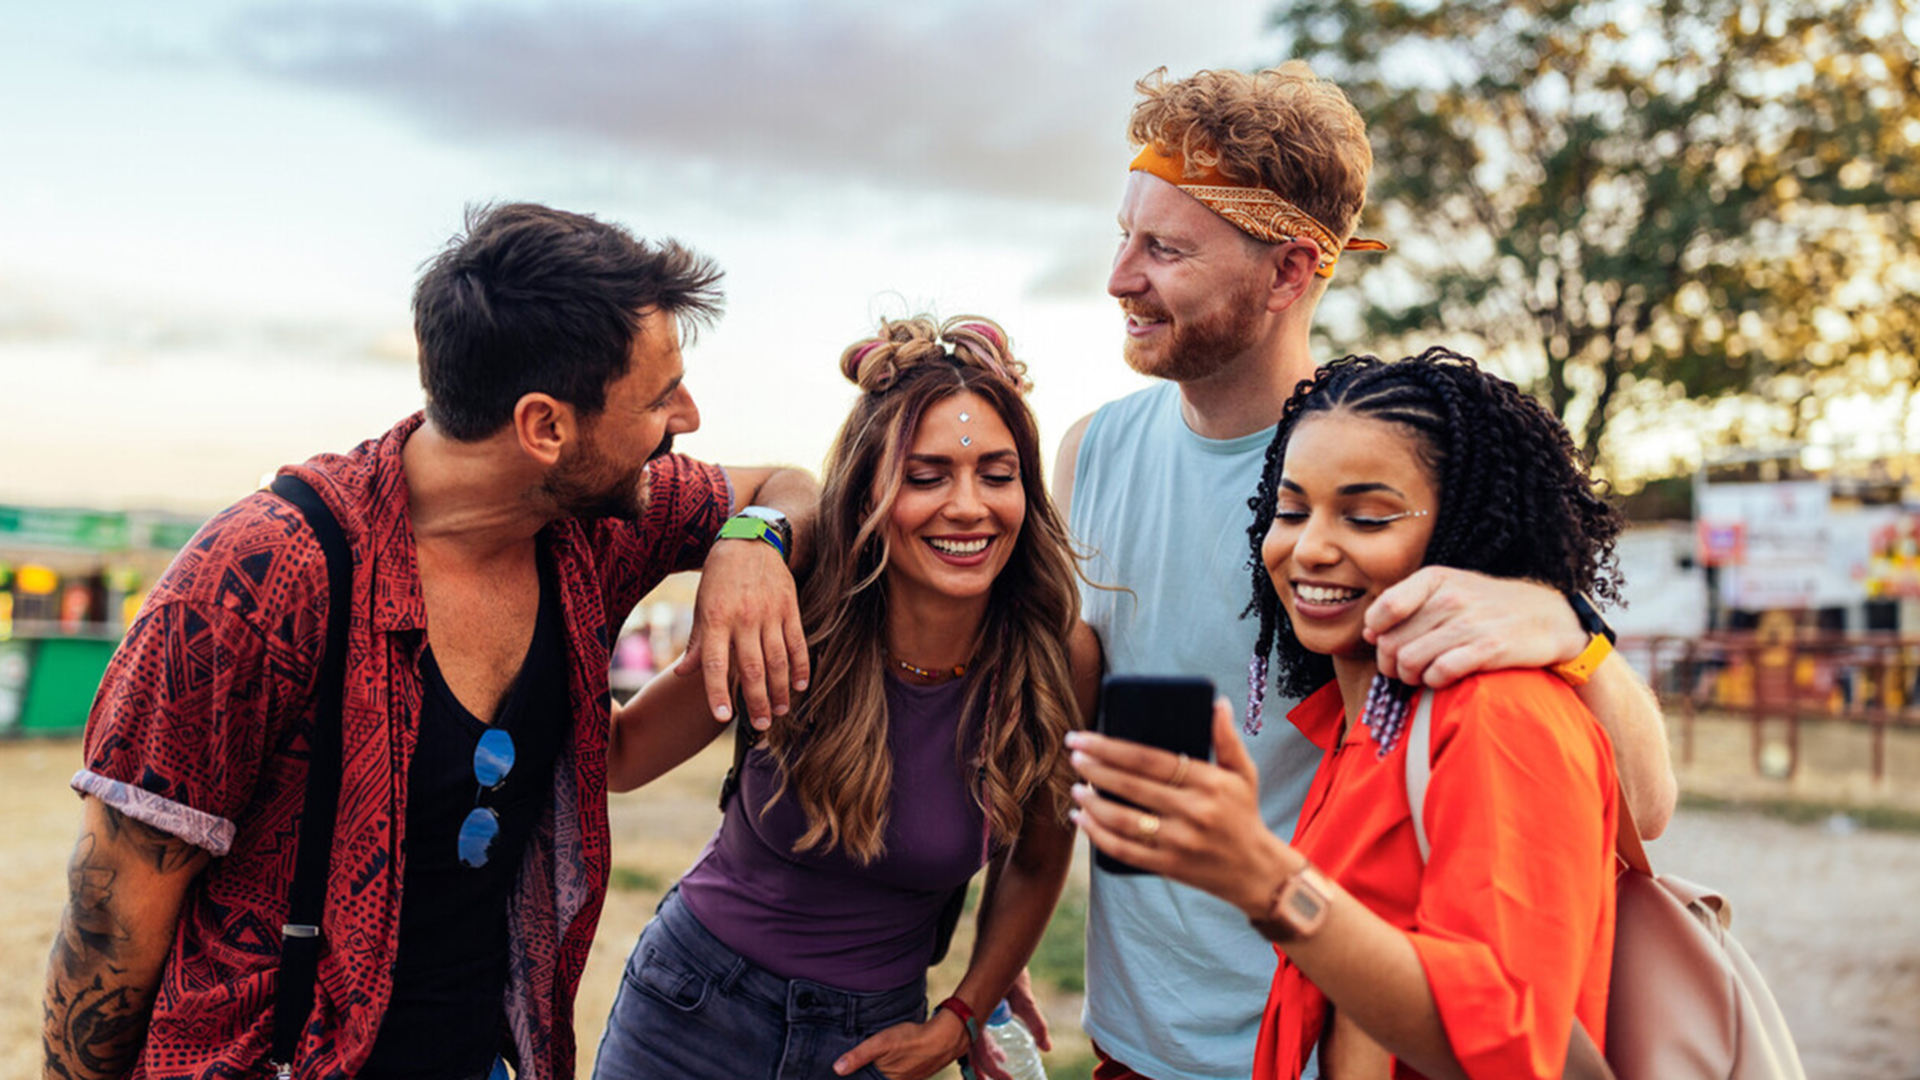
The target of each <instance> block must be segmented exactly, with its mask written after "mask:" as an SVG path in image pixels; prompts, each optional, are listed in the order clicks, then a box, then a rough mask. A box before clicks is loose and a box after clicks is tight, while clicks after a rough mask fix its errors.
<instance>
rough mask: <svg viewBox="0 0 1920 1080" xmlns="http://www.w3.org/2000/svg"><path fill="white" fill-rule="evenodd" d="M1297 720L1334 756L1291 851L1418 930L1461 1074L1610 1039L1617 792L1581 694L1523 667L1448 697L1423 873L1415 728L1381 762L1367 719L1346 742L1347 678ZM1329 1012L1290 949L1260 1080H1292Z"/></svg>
mask: <svg viewBox="0 0 1920 1080" xmlns="http://www.w3.org/2000/svg"><path fill="white" fill-rule="evenodd" d="M1290 719H1291V720H1292V721H1293V722H1294V724H1295V725H1296V726H1297V727H1299V728H1300V730H1301V731H1302V732H1303V733H1304V734H1305V735H1306V736H1307V738H1309V739H1311V740H1312V741H1313V743H1314V744H1315V745H1316V746H1319V747H1321V748H1322V749H1324V750H1325V752H1326V756H1325V757H1324V758H1323V759H1322V761H1321V763H1320V768H1319V770H1318V771H1317V772H1316V773H1315V774H1314V777H1313V785H1312V787H1310V788H1309V789H1308V791H1307V800H1306V805H1305V806H1304V807H1303V808H1302V810H1301V812H1300V824H1299V826H1298V828H1296V829H1295V830H1294V836H1293V844H1294V846H1295V847H1296V848H1298V849H1299V850H1300V851H1301V853H1302V854H1304V855H1306V857H1307V858H1308V859H1310V860H1312V861H1313V863H1314V865H1315V866H1317V867H1319V868H1320V870H1321V872H1323V873H1325V874H1327V875H1328V876H1329V877H1332V878H1333V879H1335V880H1337V881H1338V882H1340V884H1341V885H1342V886H1343V887H1344V888H1345V889H1346V890H1347V891H1348V892H1350V893H1352V894H1353V895H1354V897H1355V898H1357V899H1359V900H1360V901H1361V902H1362V903H1364V904H1366V905H1367V907H1369V908H1371V909H1372V910H1373V911H1374V913H1375V914H1377V915H1379V916H1380V917H1381V918H1383V919H1385V920H1387V921H1388V922H1389V923H1391V924H1393V925H1394V926H1396V927H1399V928H1401V929H1402V930H1405V931H1406V932H1407V936H1408V937H1409V938H1410V939H1411V940H1412V942H1413V946H1414V948H1415V950H1416V951H1417V952H1418V953H1419V954H1420V963H1421V965H1422V966H1423V967H1424V968H1425V970H1426V975H1427V983H1428V985H1429V986H1431V987H1432V989H1433V997H1434V1000H1435V1002H1436V1003H1437V1004H1438V1006H1439V1010H1440V1022H1441V1024H1442V1025H1443V1026H1444V1027H1445V1028H1446V1032H1447V1041H1448V1042H1449V1043H1450V1044H1451V1045H1452V1047H1453V1052H1454V1055H1455V1056H1456V1057H1457V1058H1459V1059H1460V1063H1461V1065H1462V1066H1464V1067H1465V1069H1466V1072H1467V1075H1469V1076H1473V1077H1503V1078H1505V1077H1530V1076H1540V1077H1557V1076H1559V1075H1560V1068H1561V1066H1562V1064H1564V1062H1565V1060H1566V1049H1567V1039H1568V1036H1569V1034H1570V1033H1571V1029H1572V1022H1573V1018H1574V1017H1576V1016H1577V1017H1579V1018H1580V1021H1581V1023H1582V1024H1584V1025H1585V1026H1586V1029H1587V1031H1588V1033H1589V1034H1591V1035H1592V1036H1593V1038H1594V1041H1595V1042H1596V1043H1598V1044H1599V1045H1601V1046H1604V1045H1605V1042H1604V1040H1605V1037H1606V1031H1605V1027H1606V1019H1607V979H1608V976H1609V974H1610V969H1611V965H1612V957H1613V898H1614V885H1613V874H1614V862H1613V840H1614V827H1615V812H1616V807H1615V801H1616V800H1615V793H1616V791H1617V787H1616V780H1615V778H1614V768H1613V747H1612V744H1611V743H1610V742H1609V741H1608V739H1607V736H1606V732H1604V731H1603V730H1602V729H1601V727H1600V725H1599V723H1598V722H1597V721H1595V720H1594V718H1593V715H1592V714H1591V713H1589V712H1588V711H1587V710H1586V707H1585V706H1583V705H1582V704H1581V703H1580V700H1579V698H1578V697H1576V696H1575V695H1574V693H1573V691H1572V690H1571V689H1569V688H1568V687H1567V685H1566V684H1565V683H1563V682H1562V681H1560V679H1558V678H1557V677H1555V676H1553V675H1550V674H1547V673H1545V672H1542V671H1533V670H1527V671H1499V672H1492V673H1488V674H1484V675H1476V676H1473V677H1471V678H1469V679H1466V680H1465V681H1463V682H1461V683H1459V684H1458V685H1456V686H1453V687H1450V688H1448V689H1446V690H1442V691H1439V692H1438V696H1437V697H1436V698H1435V699H1434V708H1433V720H1432V728H1431V731H1432V752H1433V774H1432V779H1431V780H1430V781H1429V782H1428V787H1427V795H1426V803H1425V807H1426V812H1425V816H1426V827H1427V837H1428V840H1429V842H1430V843H1431V845H1432V858H1431V860H1430V861H1429V862H1428V863H1426V864H1425V865H1422V863H1421V860H1420V849H1419V846H1418V843H1417V841H1416V840H1415V839H1414V834H1413V823H1412V820H1411V817H1410V815H1409V811H1408V806H1407V785H1406V744H1407V740H1406V737H1405V735H1404V734H1403V735H1402V737H1401V738H1400V740H1399V741H1398V744H1397V745H1395V747H1394V748H1393V750H1392V752H1390V753H1389V754H1388V755H1387V756H1386V757H1385V758H1376V757H1375V756H1374V755H1375V750H1376V745H1375V743H1374V741H1373V737H1372V734H1371V732H1369V731H1368V729H1367V728H1366V727H1365V725H1358V724H1357V725H1355V726H1354V730H1353V733H1352V734H1351V735H1350V736H1349V737H1348V738H1347V739H1346V741H1345V742H1344V743H1342V742H1341V741H1340V731H1341V726H1342V724H1343V723H1344V718H1343V715H1342V709H1341V700H1340V688H1339V686H1338V684H1329V685H1328V686H1325V687H1322V688H1321V689H1320V690H1319V691H1318V692H1317V693H1315V694H1314V695H1313V696H1311V697H1309V698H1307V700H1306V701H1304V702H1302V703H1301V704H1300V706H1299V707H1298V708H1296V709H1294V710H1293V712H1292V714H1290ZM1408 724H1409V726H1411V724H1412V718H1411V717H1409V718H1408ZM1275 951H1279V950H1278V949H1276V950H1275ZM1327 1010H1328V1002H1327V999H1326V997H1325V995H1323V994H1321V992H1320V990H1319V988H1317V987H1315V986H1314V985H1313V984H1312V983H1311V982H1309V981H1308V980H1307V979H1306V977H1305V976H1304V975H1302V974H1301V973H1300V969H1299V968H1296V967H1294V966H1293V964H1292V963H1290V962H1289V961H1288V960H1287V956H1286V953H1284V952H1280V970H1279V971H1278V972H1276V973H1275V975H1274V980H1273V989H1272V991H1271V993H1270V994H1269V996H1268V998H1267V1010H1266V1015H1265V1017H1264V1018H1263V1020H1262V1022H1261V1025H1260V1041H1259V1044H1258V1047H1257V1049H1256V1051H1255V1059H1254V1069H1253V1076H1254V1078H1255V1080H1282V1078H1288V1080H1291V1078H1297V1077H1299V1076H1300V1073H1301V1069H1302V1068H1303V1067H1304V1066H1305V1064H1306V1061H1307V1055H1308V1053H1309V1051H1311V1049H1312V1048H1313V1045H1314V1043H1315V1042H1317V1041H1318V1039H1319V1037H1320V1033H1321V1030H1322V1026H1323V1024H1324V1023H1325V1022H1326V1019H1327ZM1394 1072H1395V1075H1396V1076H1398V1077H1408V1076H1417V1075H1418V1074H1417V1073H1414V1072H1413V1071H1412V1070H1411V1069H1409V1068H1407V1067H1406V1066H1404V1065H1396V1067H1395V1070H1394Z"/></svg>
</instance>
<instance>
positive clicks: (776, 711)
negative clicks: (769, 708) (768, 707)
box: [773, 705, 787, 716]
mask: <svg viewBox="0 0 1920 1080" xmlns="http://www.w3.org/2000/svg"><path fill="white" fill-rule="evenodd" d="M773 715H775V716H785V715H787V707H786V706H785V705H775V706H774V707H773Z"/></svg>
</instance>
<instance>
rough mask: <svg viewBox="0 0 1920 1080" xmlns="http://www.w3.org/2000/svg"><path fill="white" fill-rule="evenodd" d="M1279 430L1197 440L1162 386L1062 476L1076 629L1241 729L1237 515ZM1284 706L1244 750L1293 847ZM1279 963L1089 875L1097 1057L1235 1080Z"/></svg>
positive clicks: (1228, 915) (1164, 899) (1181, 900)
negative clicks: (1082, 578) (1083, 554)
mask: <svg viewBox="0 0 1920 1080" xmlns="http://www.w3.org/2000/svg"><path fill="white" fill-rule="evenodd" d="M1272 439H1273V429H1272V428H1267V429H1265V430H1263V431H1260V432H1258V433H1256V434H1253V435H1248V436H1245V437H1244V438H1239V439H1228V440H1214V439H1203V438H1201V437H1200V436H1198V435H1195V434H1194V433H1193V432H1192V431H1191V430H1190V429H1188V427H1187V425H1186V421H1185V420H1183V419H1182V418H1181V416H1180V390H1179V387H1178V386H1177V385H1176V384H1174V383H1170V382H1164V383H1159V384H1157V385H1155V386H1152V387H1149V388H1148V389H1146V390H1142V391H1140V392H1139V393H1136V394H1133V395H1131V396H1129V397H1125V398H1122V399H1120V400H1119V401H1115V402H1112V403H1111V404H1108V405H1106V406H1104V407H1102V408H1101V409H1100V410H1099V411H1098V412H1096V413H1095V414H1094V416H1093V420H1092V421H1091V423H1089V425H1088V427H1087V431H1086V435H1085V436H1084V438H1083V439H1082V440H1081V443H1080V456H1079V458H1078V459H1077V461H1076V463H1075V467H1074V481H1073V505H1072V513H1071V515H1070V525H1071V527H1072V530H1073V533H1074V535H1075V537H1076V538H1077V539H1078V540H1079V541H1080V542H1081V543H1082V544H1084V545H1086V546H1087V547H1089V548H1091V549H1092V557H1091V559H1090V560H1089V562H1088V563H1087V567H1086V569H1087V576H1088V577H1089V578H1090V579H1092V580H1093V581H1094V582H1097V583H1099V584H1102V585H1109V586H1119V587H1121V589H1122V590H1130V592H1128V591H1111V590H1107V589H1099V588H1090V587H1087V586H1085V585H1083V586H1082V587H1081V597H1082V615H1083V616H1084V617H1085V618H1086V620H1087V622H1088V623H1090V624H1092V626H1093V628H1094V629H1095V630H1097V631H1098V632H1099V634H1100V641H1101V644H1102V645H1103V646H1104V648H1105V650H1106V661H1107V669H1108V671H1109V672H1111V673H1114V674H1127V675H1204V676H1206V677H1208V678H1210V679H1212V680H1213V682H1214V686H1215V688H1216V690H1217V691H1218V692H1219V693H1220V694H1223V695H1225V696H1226V697H1227V699H1228V700H1230V701H1232V702H1233V706H1234V715H1235V716H1236V717H1239V718H1241V719H1242V720H1243V721H1244V717H1245V712H1246V697H1247V662H1248V660H1249V659H1250V658H1251V657H1252V654H1253V640H1254V636H1255V634H1256V633H1257V631H1258V629H1259V628H1258V626H1257V624H1256V623H1255V621H1254V620H1252V619H1241V618H1240V612H1241V610H1242V609H1244V608H1245V607H1246V605H1247V598H1248V597H1249V596H1250V595H1251V592H1252V577H1251V574H1252V571H1251V569H1249V567H1248V554H1249V552H1248V547H1247V526H1248V524H1250V523H1251V521H1252V511H1251V510H1249V509H1248V508H1247V500H1248V499H1249V498H1251V497H1252V496H1253V494H1254V490H1255V489H1256V488H1257V487H1259V484H1260V471H1261V467H1262V464H1263V462H1264V459H1265V456H1266V449H1267V444H1268V443H1269V442H1271V441H1272ZM1294 704H1295V702H1293V701H1289V700H1283V699H1276V698H1274V697H1273V696H1272V695H1271V694H1270V695H1269V697H1268V701H1267V712H1266V720H1265V723H1264V725H1263V728H1262V730H1261V732H1260V734H1259V735H1256V736H1251V737H1247V736H1245V735H1244V734H1243V736H1242V737H1243V738H1244V739H1245V740H1246V743H1247V746H1248V749H1249V750H1250V751H1251V752H1252V754H1253V759H1254V761H1255V763H1256V764H1257V765H1258V766H1259V769H1260V788H1261V791H1260V805H1261V810H1262V813H1263V814H1264V816H1265V818H1266V822H1267V825H1268V826H1269V827H1270V828H1271V829H1273V831H1274V832H1275V833H1277V834H1279V835H1280V836H1281V837H1291V836H1292V835H1293V826H1294V820H1295V818H1296V817H1297V816H1298V815H1299V812H1300V805H1301V803H1302V801H1303V800H1304V799H1305V798H1306V793H1307V784H1308V781H1309V780H1311V779H1312V776H1313V770H1314V768H1315V767H1316V766H1317V765H1318V764H1319V759H1320V755H1319V752H1318V751H1317V750H1315V749H1314V748H1313V746H1312V744H1310V743H1308V742H1307V740H1306V738H1305V737H1304V736H1302V735H1301V734H1300V733H1299V731H1298V730H1296V729H1295V728H1294V726H1293V725H1292V724H1290V723H1288V722H1287V719H1286V714H1287V710H1289V709H1291V708H1292V707H1293V705H1294ZM1275 964H1276V959H1275V956H1274V951H1273V946H1272V945H1271V944H1270V943H1269V942H1267V941H1266V940H1265V939H1264V938H1262V937H1261V936H1260V935H1259V934H1258V933H1255V932H1254V930H1253V928H1252V927H1250V926H1248V925H1247V919H1246V916H1244V915H1242V914H1241V913H1240V911H1239V909H1237V908H1235V907H1234V906H1233V905H1231V904H1228V903H1226V902H1225V901H1222V900H1217V899H1215V898H1213V897H1211V896H1209V895H1207V894H1205V893H1202V892H1200V891H1199V890H1197V889H1192V888H1188V887H1187V886H1184V885H1175V884H1173V883H1171V882H1169V881H1167V880H1165V879H1163V878H1160V877H1154V876H1149V875H1144V874H1142V875H1133V876H1127V875H1116V874H1109V873H1106V872H1104V871H1101V870H1098V869H1095V870H1094V871H1093V891H1092V897H1091V900H1090V904H1089V910H1088V913H1087V1005H1086V1016H1085V1027H1086V1030H1087V1033H1088V1034H1089V1035H1091V1036H1092V1037H1093V1039H1094V1041H1096V1042H1098V1043H1099V1044H1100V1047H1101V1049H1103V1050H1105V1051H1106V1052H1107V1053H1108V1054H1110V1055H1111V1056H1113V1057H1114V1058H1115V1059H1117V1060H1119V1061H1121V1062H1123V1063H1125V1064H1126V1065H1127V1066H1129V1067H1131V1068H1132V1069H1134V1070H1135V1071H1137V1072H1140V1073H1142V1074H1144V1075H1146V1076H1150V1077H1153V1078H1154V1080H1183V1078H1206V1080H1229V1078H1240V1080H1244V1078H1245V1077H1246V1076H1247V1074H1248V1073H1249V1072H1250V1071H1251V1070H1252V1068H1253V1048H1254V1041H1255V1038H1256V1036H1257V1035H1258V1034H1259V1030H1260V1014H1261V1012H1262V1010H1263V1009H1264V1008H1265V1006H1266V1001H1267V989H1268V986H1269V984H1270V983H1271V982H1272V980H1273V972H1274V967H1275Z"/></svg>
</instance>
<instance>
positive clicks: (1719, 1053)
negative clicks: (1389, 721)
mask: <svg viewBox="0 0 1920 1080" xmlns="http://www.w3.org/2000/svg"><path fill="white" fill-rule="evenodd" d="M1432 715H1433V694H1432V693H1431V692H1423V693H1422V694H1421V695H1420V706H1419V708H1418V709H1417V710H1416V711H1415V713H1414V718H1413V724H1412V726H1411V727H1410V728H1409V729H1408V732H1407V805H1408V806H1409V807H1411V808H1412V810H1413V831H1414V836H1415V838H1416V839H1418V841H1419V843H1420V857H1421V858H1422V859H1425V858H1426V857H1427V854H1428V850H1429V848H1428V844H1427V827H1426V822H1425V820H1424V815H1423V812H1422V811H1423V809H1424V807H1425V804H1426V795H1427V777H1428V775H1429V773H1430V772H1431V771H1432V768H1433V751H1432V749H1431V747H1432V730H1431V729H1432ZM1619 816H1620V831H1619V836H1618V838H1617V840H1616V842H1615V849H1616V854H1617V856H1618V858H1619V860H1620V863H1621V868H1620V873H1619V876H1618V878H1617V879H1616V887H1617V889H1618V892H1617V894H1616V900H1615V903H1616V909H1615V912H1614V928H1613V978H1612V984H1611V986H1610V988H1609V989H1608V991H1607V1046H1606V1062H1605V1064H1604V1065H1603V1064H1602V1063H1601V1062H1599V1061H1598V1060H1594V1059H1592V1057H1591V1050H1590V1049H1589V1050H1588V1052H1587V1057H1588V1060H1587V1062H1586V1066H1587V1067H1586V1068H1584V1069H1582V1068H1580V1067H1578V1066H1579V1065H1580V1063H1581V1058H1582V1054H1581V1053H1580V1050H1579V1044H1580V1043H1582V1042H1585V1043H1586V1045H1587V1047H1589V1048H1590V1047H1591V1045H1592V1043H1591V1040H1587V1039H1584V1035H1585V1032H1584V1031H1582V1030H1581V1029H1580V1028H1579V1026H1578V1025H1577V1024H1576V1025H1575V1035H1574V1042H1575V1047H1574V1048H1573V1050H1572V1051H1571V1052H1570V1054H1569V1057H1568V1067H1567V1074H1566V1075H1567V1076H1568V1077H1569V1078H1572V1077H1576V1076H1580V1077H1605V1076H1608V1075H1609V1073H1608V1071H1607V1068H1606V1067H1607V1066H1611V1075H1613V1076H1617V1077H1619V1078H1620V1080H1696V1078H1699V1080H1721V1078H1726V1080H1806V1072H1805V1071H1804V1070H1803V1069H1802V1068H1801V1067H1800V1053H1799V1051H1797V1050H1795V1049H1794V1045H1793V1033H1792V1032H1790V1031H1788V1030H1787V1022H1786V1018H1785V1017H1783V1016H1782V1015H1781V1014H1780V1006H1779V1005H1778V1004H1777V1003H1776V1002H1775V1001H1774V1000H1773V992H1772V991H1771V990H1768V989H1767V983H1766V980H1764V979H1762V978H1761V977H1760V972H1759V970H1758V969H1756V968H1755V967H1754V966H1753V961H1752V959H1750V958H1749V957H1748V956H1747V950H1745V949H1743V948H1741V947H1740V943H1739V942H1738V941H1736V940H1734V937H1733V933H1732V931H1731V927H1732V925H1733V909H1732V907H1731V906H1729V905H1728V903H1727V901H1726V898H1725V897H1722V896H1721V895H1720V894H1719V893H1717V892H1715V891H1714V890H1712V889H1708V888H1703V887H1701V886H1699V885H1695V884H1693V883H1691V882H1688V881H1683V880H1681V879H1680V878H1676V877H1672V876H1670V875H1656V874H1655V873H1654V872H1653V868H1652V867H1651V866H1650V865H1649V864H1648V862H1647V852H1646V848H1645V847H1643V846H1642V845H1641V842H1640V830H1639V828H1638V827H1636V826H1635V825H1634V823H1633V813H1632V812H1631V811H1630V810H1628V809H1627V800H1626V794H1625V793H1624V792H1622V793H1621V795H1620V815H1619Z"/></svg>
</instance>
